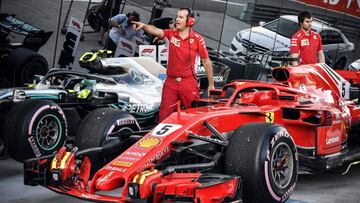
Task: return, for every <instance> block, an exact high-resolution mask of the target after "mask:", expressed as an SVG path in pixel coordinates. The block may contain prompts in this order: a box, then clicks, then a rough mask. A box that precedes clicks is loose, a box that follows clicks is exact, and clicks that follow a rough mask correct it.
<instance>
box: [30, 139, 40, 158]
mask: <svg viewBox="0 0 360 203" xmlns="http://www.w3.org/2000/svg"><path fill="white" fill-rule="evenodd" d="M28 141H29V143H30V146H31V148H32V150H33V151H34V154H35V156H36V157H40V156H41V152H40V150H39V148H38V146H37V145H36V141H35V139H34V136H30V137H28Z"/></svg>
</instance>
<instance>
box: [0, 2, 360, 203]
mask: <svg viewBox="0 0 360 203" xmlns="http://www.w3.org/2000/svg"><path fill="white" fill-rule="evenodd" d="M59 2H60V1H59V0H41V1H40V0H16V1H14V0H2V6H1V12H8V13H14V14H16V15H17V17H19V18H22V19H24V20H25V21H26V22H28V23H30V24H33V25H35V26H37V27H39V28H42V29H44V30H45V31H50V30H51V31H56V30H57V18H58V14H59V7H60V3H59ZM133 2H135V3H142V4H144V5H142V8H139V7H138V6H136V5H133V6H127V7H126V8H125V12H127V11H130V10H137V11H139V12H140V13H141V15H142V16H141V18H142V19H143V20H142V21H143V22H147V19H149V17H150V12H148V11H147V10H149V9H151V6H152V3H151V2H152V1H141V0H134V1H133ZM149 2H150V3H149ZM232 2H233V3H234V4H231V6H230V7H228V8H227V9H230V8H231V9H232V10H237V9H238V8H239V9H240V8H241V6H242V5H241V3H242V1H241V0H240V1H235V0H234V1H232ZM170 3H172V4H173V5H172V6H173V7H172V8H166V9H165V10H164V16H174V15H175V14H176V11H177V9H176V8H177V7H184V6H191V5H192V1H190V0H181V1H180V0H178V1H171V0H170ZM68 5H69V1H64V4H63V10H62V12H61V14H62V19H61V23H62V22H63V18H64V16H65V13H66V9H67V7H68ZM85 6H86V2H75V3H74V8H76V9H78V10H82V11H83V12H85V10H84V8H85ZM224 6H225V5H224V3H223V1H221V0H201V1H200V0H197V1H195V5H194V8H197V9H199V10H200V11H198V12H199V13H200V21H199V24H198V25H196V26H195V29H196V30H197V31H199V32H200V33H203V34H205V36H207V37H205V39H206V42H207V44H208V46H211V47H213V48H217V47H218V43H217V42H216V40H217V39H220V35H221V33H222V37H221V38H222V42H223V44H224V45H222V46H220V48H221V49H223V50H227V49H228V47H227V46H225V45H226V44H229V43H230V41H231V39H232V37H233V36H234V34H235V33H236V32H237V31H238V30H240V29H244V28H247V27H249V25H248V24H246V23H243V22H240V21H238V20H236V18H232V17H229V16H226V17H225V20H223V16H224V15H223V14H222V11H223V10H224V9H225V8H224ZM146 9H147V10H146ZM71 15H73V16H75V17H77V18H79V19H82V17H83V14H81V13H77V12H72V13H71ZM223 21H224V23H225V29H224V30H222V29H221V24H222V22H223ZM200 25H201V26H200ZM85 30H88V31H90V29H89V28H88V27H86V28H85ZM97 37H98V34H97V33H91V34H86V35H85V40H84V41H82V42H81V43H80V45H79V49H78V54H77V56H76V59H78V58H79V57H80V55H81V54H82V53H83V52H85V51H89V50H91V49H99V48H101V46H100V45H98V44H97ZM14 39H18V38H17V36H14ZM55 39H56V34H55V33H54V34H53V35H52V37H51V38H50V40H49V42H48V43H47V44H46V45H45V46H43V47H42V48H41V49H40V51H39V53H40V54H42V55H44V56H45V57H46V59H47V60H48V62H49V64H52V63H53V61H55V64H56V62H57V60H58V57H59V55H60V50H61V46H62V43H63V41H64V35H61V34H59V41H58V44H57V46H56V43H55V41H56V40H55ZM55 47H57V49H56V54H55V57H54V52H55ZM55 67H56V65H55ZM74 69H79V70H80V68H79V66H78V65H77V63H76V62H75V67H74ZM359 180H360V166H355V167H354V168H352V169H351V170H350V171H349V173H348V174H346V175H337V174H328V173H327V174H316V175H299V177H298V183H297V186H296V189H295V192H294V194H293V195H292V196H291V200H290V201H289V202H297V203H303V202H311V203H312V202H314V203H346V202H360V194H359V188H360V181H359ZM0 198H1V199H0V202H19V203H20V202H21V203H22V202H52V203H56V202H59V203H60V202H61V203H63V202H67V203H72V202H83V201H81V200H78V199H74V198H70V197H66V196H62V195H59V194H56V193H54V192H51V191H49V190H47V189H45V188H42V187H30V186H24V185H23V169H22V164H20V163H17V162H15V161H14V160H11V159H4V160H0Z"/></svg>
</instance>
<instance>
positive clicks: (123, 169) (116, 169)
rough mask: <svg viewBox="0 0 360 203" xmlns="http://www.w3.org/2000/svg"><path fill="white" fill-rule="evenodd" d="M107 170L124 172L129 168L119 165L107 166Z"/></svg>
mask: <svg viewBox="0 0 360 203" xmlns="http://www.w3.org/2000/svg"><path fill="white" fill-rule="evenodd" d="M105 169H106V170H109V171H116V172H121V173H124V172H126V171H127V168H119V167H114V166H105Z"/></svg>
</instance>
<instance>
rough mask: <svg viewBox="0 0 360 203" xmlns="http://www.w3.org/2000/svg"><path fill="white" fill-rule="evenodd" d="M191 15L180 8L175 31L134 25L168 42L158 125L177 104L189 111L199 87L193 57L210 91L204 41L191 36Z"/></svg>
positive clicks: (140, 24)
mask: <svg viewBox="0 0 360 203" xmlns="http://www.w3.org/2000/svg"><path fill="white" fill-rule="evenodd" d="M195 23H196V22H195V19H194V14H193V12H192V10H191V9H190V8H180V9H179V11H178V12H177V16H176V18H175V28H176V29H166V30H162V29H159V28H157V27H155V26H153V25H149V24H144V23H141V22H134V24H135V26H136V28H137V29H144V31H145V32H147V33H149V34H151V35H155V36H156V37H158V38H159V39H160V40H162V39H164V38H167V39H168V40H169V47H168V50H169V60H168V65H167V70H166V74H167V78H166V80H165V83H164V86H163V91H162V100H161V105H160V112H159V121H162V120H164V119H165V118H166V117H168V116H169V115H170V114H171V113H172V112H174V111H175V110H176V103H177V102H178V101H179V100H180V101H181V103H182V104H183V106H184V108H190V107H191V103H192V101H193V100H195V99H198V98H199V97H200V96H199V86H198V83H197V80H196V74H195V59H196V54H199V56H200V58H201V60H202V64H203V66H204V67H205V70H206V75H207V78H208V81H209V87H208V90H209V91H210V90H212V89H214V81H213V67H212V63H211V60H210V59H209V55H208V52H207V49H206V44H205V40H204V39H203V37H202V36H201V35H200V34H199V33H196V32H194V31H193V30H192V29H191V27H192V26H193V25H194V24H195Z"/></svg>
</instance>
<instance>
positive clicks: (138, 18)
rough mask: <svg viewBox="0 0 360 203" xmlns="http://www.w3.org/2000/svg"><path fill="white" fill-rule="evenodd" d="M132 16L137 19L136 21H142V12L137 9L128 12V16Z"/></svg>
mask: <svg viewBox="0 0 360 203" xmlns="http://www.w3.org/2000/svg"><path fill="white" fill-rule="evenodd" d="M130 16H134V17H135V18H136V20H134V21H140V14H139V13H138V12H136V11H132V12H129V13H127V14H126V17H127V18H129V17H130Z"/></svg>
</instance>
